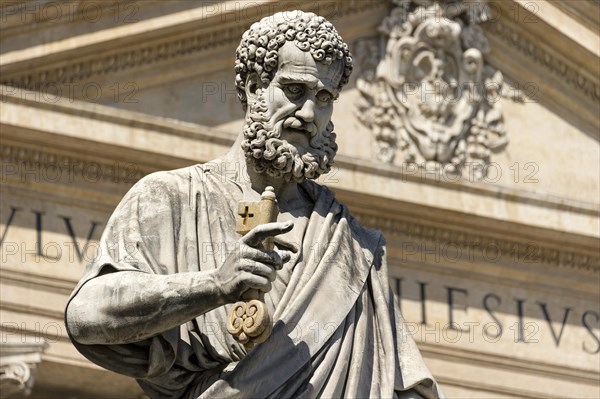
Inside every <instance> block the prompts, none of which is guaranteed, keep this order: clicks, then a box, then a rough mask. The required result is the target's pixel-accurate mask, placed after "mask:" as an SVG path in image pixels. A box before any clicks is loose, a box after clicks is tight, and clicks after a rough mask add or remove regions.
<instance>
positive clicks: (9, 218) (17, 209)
mask: <svg viewBox="0 0 600 399" xmlns="http://www.w3.org/2000/svg"><path fill="white" fill-rule="evenodd" d="M20 210H21V208H15V207H14V206H11V207H10V215H8V220H7V221H6V227H5V228H4V232H3V233H2V237H0V245H2V243H3V242H4V238H5V237H6V233H8V228H9V227H10V225H11V223H12V221H13V219H14V218H15V213H17V211H20Z"/></svg>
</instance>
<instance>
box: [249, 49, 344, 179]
mask: <svg viewBox="0 0 600 399" xmlns="http://www.w3.org/2000/svg"><path fill="white" fill-rule="evenodd" d="M343 71H344V66H343V63H342V62H341V61H336V62H333V63H332V64H331V65H324V64H321V63H318V62H316V61H315V60H314V59H313V58H312V56H311V54H310V53H308V52H304V51H302V50H300V49H299V48H297V47H296V46H295V45H294V43H291V42H288V43H286V44H284V45H283V46H282V47H281V49H280V50H279V64H278V69H277V72H276V73H275V76H274V77H273V79H272V80H271V82H270V83H269V85H268V86H266V87H262V88H258V84H257V83H256V82H249V83H248V84H247V85H246V87H247V97H248V105H249V107H248V112H247V114H246V125H245V127H244V141H243V142H242V149H243V150H244V152H245V154H246V158H247V160H248V162H249V163H250V164H251V165H252V166H253V167H254V169H255V171H256V172H258V173H266V174H268V175H269V176H271V177H274V178H282V179H284V180H286V181H302V180H303V179H304V178H310V179H316V178H318V177H319V176H320V175H321V174H323V173H327V172H328V171H329V169H330V168H331V165H332V164H333V157H334V156H335V152H336V150H337V145H336V144H335V133H333V131H332V130H333V124H332V123H331V114H332V112H333V101H334V100H335V98H337V96H338V94H339V93H338V89H337V88H338V87H339V83H340V80H341V79H342V75H343Z"/></svg>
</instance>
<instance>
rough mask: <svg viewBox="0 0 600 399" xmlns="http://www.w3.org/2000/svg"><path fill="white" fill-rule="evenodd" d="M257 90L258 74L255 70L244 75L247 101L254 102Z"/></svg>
mask: <svg viewBox="0 0 600 399" xmlns="http://www.w3.org/2000/svg"><path fill="white" fill-rule="evenodd" d="M257 90H258V74H257V73H256V72H250V73H249V74H248V76H247V77H246V86H245V91H246V98H247V99H248V102H249V103H252V102H254V99H255V98H256V91H257Z"/></svg>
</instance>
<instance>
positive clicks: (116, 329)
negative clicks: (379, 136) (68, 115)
mask: <svg viewBox="0 0 600 399" xmlns="http://www.w3.org/2000/svg"><path fill="white" fill-rule="evenodd" d="M235 71H236V87H237V90H238V94H239V98H240V100H241V102H242V104H243V106H244V108H245V109H246V119H245V124H244V127H243V131H242V132H241V134H240V136H239V138H238V140H237V141H236V142H235V144H234V145H233V147H232V148H231V150H230V151H229V153H228V154H226V155H225V156H223V157H222V158H220V159H217V160H214V161H212V162H209V163H206V164H202V165H194V166H191V167H187V168H183V169H179V170H174V171H168V172H157V173H153V174H151V175H148V176H146V177H144V178H143V179H141V180H140V181H139V182H138V183H137V184H135V185H134V187H133V188H132V189H131V190H130V191H129V192H128V193H127V194H126V196H125V197H124V198H123V200H122V201H121V203H120V204H119V206H118V207H117V209H116V210H115V212H114V214H113V215H112V217H111V218H110V220H109V222H108V225H107V227H106V230H105V231H104V234H103V235H102V238H101V242H100V251H99V256H98V257H97V258H96V259H95V261H94V262H92V263H91V264H90V265H89V266H88V268H87V269H86V272H85V275H84V276H83V277H82V279H81V281H80V283H79V285H78V286H77V287H76V288H75V290H74V292H73V294H72V295H71V298H70V300H69V303H68V305H67V309H66V316H65V319H66V324H67V329H68V332H69V335H70V337H71V339H72V341H73V343H74V345H75V346H76V347H77V349H78V350H79V351H80V352H81V353H82V354H84V355H85V356H86V357H87V358H88V359H90V360H91V361H92V362H94V363H96V364H98V365H100V366H102V367H105V368H107V369H109V370H113V371H115V372H118V373H121V374H125V375H128V376H131V377H133V378H136V379H137V381H138V383H139V385H140V386H141V387H142V389H143V390H144V391H145V392H146V393H147V394H148V395H149V396H150V397H151V398H292V397H293V398H296V397H300V398H310V397H323V398H334V397H335V398H341V397H344V398H359V397H360V398H366V397H372V398H392V397H394V398H396V397H398V398H437V397H440V396H441V392H440V390H439V388H438V386H437V384H436V382H435V381H434V379H433V377H432V376H431V374H430V372H429V371H428V370H427V368H426V366H425V365H424V363H423V360H422V358H421V355H420V353H419V351H418V349H417V347H416V345H415V343H414V341H413V339H412V337H411V336H410V334H408V332H407V331H406V329H405V328H403V326H404V321H403V319H402V316H401V315H400V313H399V310H398V306H397V304H396V303H395V299H394V295H393V293H392V291H391V289H390V287H389V285H388V271H387V265H386V253H385V242H384V240H383V237H382V236H381V234H380V233H379V232H378V231H371V230H367V229H365V228H363V227H361V226H360V225H359V224H358V223H357V221H356V220H355V219H354V218H353V217H352V216H351V215H350V213H349V211H348V209H347V208H346V207H345V206H344V205H342V204H340V203H339V202H338V201H337V200H336V198H335V195H334V193H333V192H332V191H331V190H329V189H328V188H326V187H324V186H321V185H319V184H317V183H316V182H314V181H313V180H314V179H316V178H318V177H319V176H320V175H321V174H324V173H327V172H328V171H329V170H330V168H331V166H332V164H333V159H334V156H335V153H336V150H337V145H336V142H335V140H336V135H335V133H334V132H333V123H332V122H331V115H332V110H333V103H334V100H335V99H336V98H337V97H338V96H339V93H340V90H341V89H342V87H343V86H344V84H346V83H347V82H348V78H349V76H350V73H351V71H352V56H351V55H350V52H349V49H348V45H347V44H346V43H345V42H344V41H343V40H342V38H341V37H340V36H339V34H338V33H337V31H336V30H335V28H334V27H333V25H332V24H331V23H330V22H328V21H327V20H326V19H325V18H323V17H320V16H317V15H315V14H312V13H304V12H300V11H296V12H287V13H278V14H275V15H273V16H271V17H267V18H263V19H262V20H261V21H260V22H258V23H255V24H253V25H252V26H251V28H250V29H249V30H248V31H247V32H245V33H244V35H243V37H242V40H241V43H240V46H239V47H238V49H237V58H236V62H235ZM261 201H262V202H264V201H272V202H273V203H274V205H276V208H275V206H274V205H273V204H271V205H269V206H270V208H268V209H269V210H267V211H265V210H264V209H263V207H262V205H263V204H262V202H261ZM275 201H276V202H275ZM265 209H266V208H265ZM261 215H262V216H261ZM265 215H266V216H265ZM263 216H264V217H263ZM261 217H262V219H261ZM253 218H254V219H253ZM249 220H254V224H253V225H248V226H245V224H246V222H248V221H249ZM236 224H237V227H238V228H237V229H236ZM240 225H241V229H240ZM244 227H247V228H245V229H244ZM236 230H237V231H236ZM253 304H256V306H254V305H253ZM244 312H245V313H244ZM257 312H258V313H261V315H262V316H264V318H266V320H268V323H265V322H264V321H258V319H255V316H256V314H257ZM262 316H261V317H262ZM236 318H237V319H239V320H237V319H236ZM244 323H246V324H248V323H249V324H248V325H247V326H246V324H244ZM252 323H254V326H257V325H260V326H262V327H261V329H260V331H258V332H256V331H255V332H254V333H253V332H248V334H246V333H244V331H250V330H251V329H248V330H243V327H244V326H246V327H248V326H249V327H253V325H252ZM265 324H268V326H266V325H265ZM263 327H264V328H263ZM242 330H243V331H242Z"/></svg>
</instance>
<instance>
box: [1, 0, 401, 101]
mask: <svg viewBox="0 0 600 399" xmlns="http://www.w3.org/2000/svg"><path fill="white" fill-rule="evenodd" d="M263 3H268V2H263ZM261 5H262V4H260V2H255V3H253V7H248V9H247V10H246V9H244V10H245V12H246V13H247V15H261V9H260V7H261ZM299 5H302V3H299ZM388 5H389V4H388V0H346V1H342V0H334V1H332V2H329V3H327V9H326V11H327V10H329V12H330V13H331V14H332V15H333V16H334V17H335V19H340V18H344V17H347V16H350V15H354V14H359V13H361V12H363V11H365V10H369V9H373V8H376V7H381V6H388ZM273 6H274V5H273ZM319 7H321V8H323V7H324V4H319V3H318V2H316V3H315V2H310V3H307V4H306V6H305V7H301V8H302V9H305V10H307V11H311V10H314V11H318V9H319ZM253 13H254V14H253ZM256 13H258V14H256ZM217 17H222V16H221V15H218V16H215V17H214V18H210V19H209V18H206V19H205V20H201V23H199V24H198V26H197V27H196V29H194V30H193V31H184V32H181V29H174V28H173V29H171V31H170V32H165V33H164V34H163V35H161V36H159V37H157V38H153V39H152V40H150V41H148V40H144V36H146V35H149V36H151V35H150V34H149V33H145V34H144V35H138V36H141V37H132V38H130V39H129V41H130V43H127V42H124V43H121V44H120V46H119V47H121V48H123V50H120V51H115V50H110V49H109V46H110V47H115V46H111V43H110V42H104V43H95V44H94V45H93V46H91V47H90V48H87V49H85V51H84V49H80V48H74V49H69V50H68V51H67V52H66V53H62V54H60V57H57V55H58V54H49V55H46V56H42V57H39V59H35V58H32V59H19V61H18V62H14V63H2V65H0V72H2V75H3V77H2V79H1V80H0V84H3V85H7V86H13V87H19V88H25V89H30V90H38V89H39V88H40V86H42V85H47V84H50V83H52V84H57V85H66V84H71V83H81V82H84V81H87V80H89V79H92V78H98V77H102V76H106V75H111V74H116V73H123V72H124V71H128V70H132V69H136V68H142V67H150V66H153V65H154V64H157V63H162V62H172V61H175V60H178V59H182V58H184V57H189V56H192V55H195V54H198V53H204V52H207V51H210V50H213V49H216V48H219V47H221V46H226V45H227V46H229V47H230V48H235V47H236V45H237V43H238V42H239V39H240V37H241V35H242V34H243V32H244V31H245V30H246V29H247V26H246V25H248V24H247V23H240V22H239V21H235V20H234V21H233V22H225V23H218V22H219V21H218V18H217ZM213 19H214V20H215V21H213ZM225 20H226V21H227V18H225ZM244 22H245V21H244ZM154 36H156V35H154ZM126 39H127V38H121V39H120V40H121V41H124V40H126ZM140 42H141V43H148V44H145V45H142V46H140ZM65 59H67V60H69V61H65ZM24 66H28V68H23V67H24Z"/></svg>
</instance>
